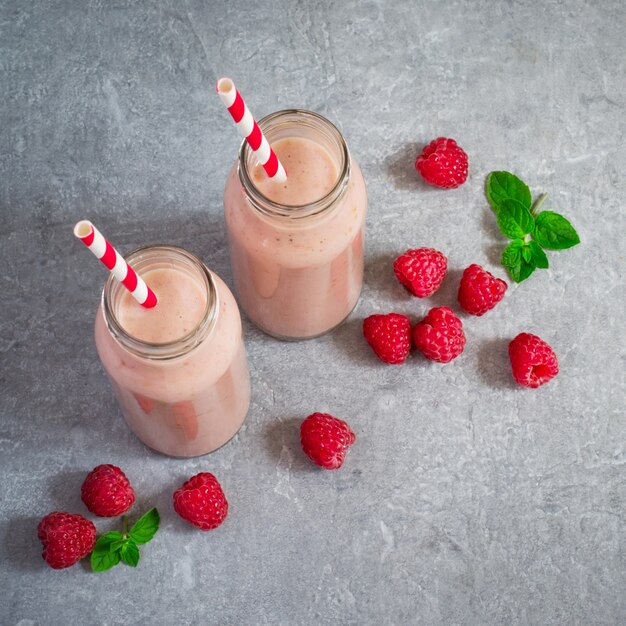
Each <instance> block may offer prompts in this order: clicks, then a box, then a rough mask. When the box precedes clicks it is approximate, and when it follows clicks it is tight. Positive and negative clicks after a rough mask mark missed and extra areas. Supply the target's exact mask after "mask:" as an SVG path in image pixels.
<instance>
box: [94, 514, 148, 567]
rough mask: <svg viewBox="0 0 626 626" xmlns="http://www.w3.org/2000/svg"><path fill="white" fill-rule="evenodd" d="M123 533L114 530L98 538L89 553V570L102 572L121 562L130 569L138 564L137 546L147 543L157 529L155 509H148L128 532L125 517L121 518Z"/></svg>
mask: <svg viewBox="0 0 626 626" xmlns="http://www.w3.org/2000/svg"><path fill="white" fill-rule="evenodd" d="M122 519H123V526H124V528H123V532H121V533H119V532H117V531H115V530H112V531H111V532H108V533H106V534H105V535H102V536H101V537H99V538H98V540H97V541H96V544H95V546H94V548H93V552H92V553H91V569H92V570H93V571H94V572H104V571H106V570H108V569H111V568H112V567H115V566H116V565H117V564H118V563H119V562H120V561H123V562H124V563H126V564H127V565H130V566H131V567H137V563H139V547H138V546H137V544H144V543H148V541H150V540H151V539H152V537H154V535H155V533H156V531H157V530H158V529H159V523H160V517H159V512H158V511H157V510H156V509H150V510H149V511H148V512H147V513H146V514H145V515H144V516H142V517H141V518H140V519H138V520H137V521H136V522H135V523H134V524H133V526H132V527H131V529H130V530H128V529H127V522H126V516H124V517H123V518H122Z"/></svg>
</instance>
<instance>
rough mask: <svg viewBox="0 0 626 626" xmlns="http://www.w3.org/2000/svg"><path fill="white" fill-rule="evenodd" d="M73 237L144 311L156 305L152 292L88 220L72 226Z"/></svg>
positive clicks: (155, 298)
mask: <svg viewBox="0 0 626 626" xmlns="http://www.w3.org/2000/svg"><path fill="white" fill-rule="evenodd" d="M74 235H75V236H76V237H77V238H78V239H80V240H81V241H82V242H83V243H84V244H85V245H86V246H87V247H88V248H89V249H90V250H91V251H92V252H93V253H94V255H95V256H96V258H98V259H100V261H102V263H103V264H104V265H105V267H106V268H107V269H108V270H110V271H111V274H113V276H115V278H117V280H119V281H120V282H121V283H122V285H124V287H126V289H128V291H130V293H131V294H132V296H133V298H135V300H137V302H139V304H141V306H143V307H145V308H146V309H151V308H153V307H155V306H156V305H157V297H156V296H155V295H154V291H152V289H150V287H148V285H146V283H145V282H144V280H143V278H141V276H139V275H138V274H137V272H135V270H134V269H133V268H132V267H131V266H130V265H128V263H127V262H126V261H125V260H124V257H123V256H122V255H121V254H120V253H119V252H118V251H117V250H116V249H115V248H114V247H113V246H112V245H111V244H110V243H109V242H108V241H107V240H106V239H105V238H104V237H103V236H102V233H101V232H100V231H99V230H98V229H97V228H96V227H95V226H94V225H93V224H92V223H91V222H90V221H88V220H82V221H81V222H78V224H76V226H74Z"/></svg>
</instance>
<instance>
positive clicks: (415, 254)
mask: <svg viewBox="0 0 626 626" xmlns="http://www.w3.org/2000/svg"><path fill="white" fill-rule="evenodd" d="M393 271H394V273H395V275H396V278H397V279H398V280H399V281H400V283H401V284H402V285H403V286H404V288H405V289H406V290H407V291H408V292H409V293H412V294H413V295H414V296H417V297H418V298H426V297H428V296H432V295H433V294H434V293H435V291H437V289H439V286H440V285H441V283H442V281H443V279H444V278H445V277H446V272H447V271H448V259H446V257H445V256H444V255H443V254H441V252H438V251H437V250H434V249H433V248H418V249H417V250H407V251H406V252H405V253H404V254H401V255H400V256H399V257H398V258H397V259H396V260H395V261H394V262H393Z"/></svg>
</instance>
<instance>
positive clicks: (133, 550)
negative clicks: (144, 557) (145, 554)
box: [120, 539, 139, 567]
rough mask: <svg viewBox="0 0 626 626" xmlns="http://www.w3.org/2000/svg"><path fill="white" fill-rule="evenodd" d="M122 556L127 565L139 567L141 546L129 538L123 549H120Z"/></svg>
mask: <svg viewBox="0 0 626 626" xmlns="http://www.w3.org/2000/svg"><path fill="white" fill-rule="evenodd" d="M120 557H121V559H122V561H124V563H126V565H130V566H131V567H137V563H139V548H138V547H137V544H136V543H135V542H134V541H133V540H132V539H129V540H128V541H127V542H126V543H125V544H124V545H123V546H122V549H121V550H120Z"/></svg>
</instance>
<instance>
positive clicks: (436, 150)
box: [415, 137, 467, 189]
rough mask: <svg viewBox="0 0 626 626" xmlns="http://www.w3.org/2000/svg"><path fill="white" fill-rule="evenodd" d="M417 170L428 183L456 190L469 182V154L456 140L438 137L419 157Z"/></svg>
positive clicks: (416, 164)
mask: <svg viewBox="0 0 626 626" xmlns="http://www.w3.org/2000/svg"><path fill="white" fill-rule="evenodd" d="M415 168H416V169H417V171H418V172H419V173H420V174H421V175H422V178H423V179H424V180H425V181H426V182H427V183H429V184H431V185H435V187H444V188H446V189H454V188H455V187H458V186H459V185H462V184H463V183H464V182H465V181H466V180H467V154H465V151H464V150H463V149H462V148H461V147H460V146H459V145H458V144H457V142H456V141H454V139H448V138H447V137H438V138H437V139H434V140H433V141H431V142H430V143H429V144H428V145H427V146H426V147H425V148H424V150H423V151H422V154H420V155H419V156H418V157H417V160H416V161H415Z"/></svg>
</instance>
